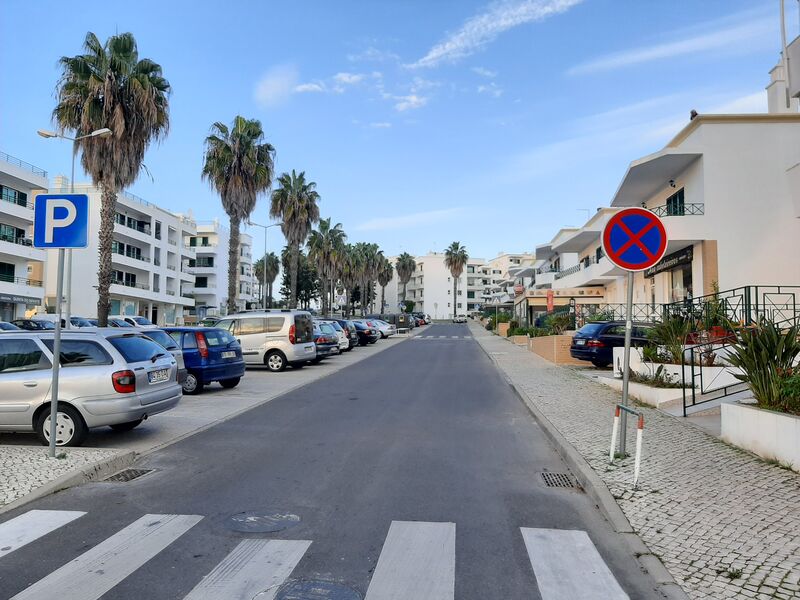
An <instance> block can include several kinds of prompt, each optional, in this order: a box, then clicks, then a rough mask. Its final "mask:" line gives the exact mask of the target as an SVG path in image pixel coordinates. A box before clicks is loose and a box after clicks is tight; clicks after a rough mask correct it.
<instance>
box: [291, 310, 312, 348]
mask: <svg viewBox="0 0 800 600" xmlns="http://www.w3.org/2000/svg"><path fill="white" fill-rule="evenodd" d="M294 329H295V332H294V335H295V343H297V344H305V343H306V342H311V341H313V340H314V323H313V322H312V321H311V317H309V316H308V315H302V314H301V315H295V316H294Z"/></svg>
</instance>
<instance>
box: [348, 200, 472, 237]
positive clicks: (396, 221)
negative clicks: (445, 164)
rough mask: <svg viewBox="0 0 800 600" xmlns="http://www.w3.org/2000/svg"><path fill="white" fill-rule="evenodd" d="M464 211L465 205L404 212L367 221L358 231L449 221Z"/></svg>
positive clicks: (358, 226)
mask: <svg viewBox="0 0 800 600" xmlns="http://www.w3.org/2000/svg"><path fill="white" fill-rule="evenodd" d="M463 212H464V207H461V206H457V207H455V208H445V209H441V210H428V211H423V212H418V213H412V214H403V215H400V216H398V217H382V218H377V219H371V220H369V221H365V222H364V223H361V224H360V225H357V226H356V230H357V231H378V230H386V229H404V228H406V227H412V226H413V227H420V226H421V225H432V224H435V223H440V222H442V221H447V220H449V219H451V218H453V217H455V216H458V215H459V214H462V213H463Z"/></svg>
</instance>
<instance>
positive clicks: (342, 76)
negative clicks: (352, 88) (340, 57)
mask: <svg viewBox="0 0 800 600" xmlns="http://www.w3.org/2000/svg"><path fill="white" fill-rule="evenodd" d="M363 79H364V75H361V74H360V73H337V74H336V75H334V76H333V80H334V81H335V82H336V83H339V84H341V85H354V84H356V83H359V82H360V81H363Z"/></svg>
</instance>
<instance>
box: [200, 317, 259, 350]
mask: <svg viewBox="0 0 800 600" xmlns="http://www.w3.org/2000/svg"><path fill="white" fill-rule="evenodd" d="M247 320H250V319H245V321H247ZM203 334H204V335H205V336H206V343H207V344H208V345H209V346H211V347H214V346H227V345H228V344H230V343H231V342H232V341H233V336H232V335H231V334H230V333H228V332H227V331H215V330H213V329H210V330H209V331H204V332H203Z"/></svg>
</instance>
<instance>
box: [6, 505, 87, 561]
mask: <svg viewBox="0 0 800 600" xmlns="http://www.w3.org/2000/svg"><path fill="white" fill-rule="evenodd" d="M85 514H86V513H85V512H81V511H79V510H29V511H28V512H26V513H24V514H22V515H20V516H18V517H14V518H13V519H11V520H10V521H6V522H5V523H0V558H2V557H3V556H5V555H6V554H11V553H12V552H13V551H14V550H17V549H18V548H21V547H22V546H24V545H25V544H30V543H31V542H32V541H34V540H37V539H39V538H40V537H42V536H43V535H47V534H48V533H50V532H51V531H54V530H56V529H58V528H59V527H63V526H64V525H66V524H67V523H70V522H72V521H74V520H75V519H77V518H79V517H82V516H83V515H85Z"/></svg>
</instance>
